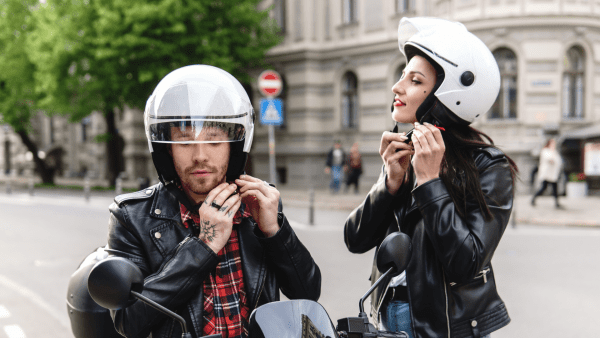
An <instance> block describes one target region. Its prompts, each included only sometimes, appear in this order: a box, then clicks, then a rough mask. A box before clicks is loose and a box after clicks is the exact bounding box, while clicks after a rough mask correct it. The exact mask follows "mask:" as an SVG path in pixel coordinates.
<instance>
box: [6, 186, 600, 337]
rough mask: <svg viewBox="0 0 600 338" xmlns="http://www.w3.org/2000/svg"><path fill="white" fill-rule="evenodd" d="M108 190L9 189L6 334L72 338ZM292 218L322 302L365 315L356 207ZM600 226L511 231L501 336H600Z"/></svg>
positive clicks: (501, 277)
mask: <svg viewBox="0 0 600 338" xmlns="http://www.w3.org/2000/svg"><path fill="white" fill-rule="evenodd" d="M109 202H110V198H108V197H97V198H96V197H93V198H92V200H91V201H90V202H87V203H86V202H85V201H84V200H83V198H82V197H78V198H73V197H69V196H66V195H52V194H48V193H45V194H44V193H39V194H37V195H36V196H34V197H30V196H27V195H25V194H20V193H15V194H13V195H6V194H0V215H2V218H1V220H0V257H2V258H3V259H1V260H0V338H18V337H20V338H32V337H35V338H38V337H40V338H42V337H53V338H63V337H64V338H71V337H73V335H72V333H71V331H70V323H69V319H68V315H67V310H66V303H65V301H66V295H67V284H68V281H69V277H70V275H71V273H73V271H74V270H75V268H76V267H77V266H78V265H79V263H80V262H81V260H82V259H83V257H85V256H86V255H87V254H88V253H89V252H91V251H92V250H93V249H94V248H96V247H98V246H101V245H104V244H105V242H106V228H107V227H106V225H107V219H108V211H107V206H108V204H109ZM285 212H286V214H287V216H288V218H289V219H290V220H291V223H292V225H293V226H294V228H295V229H296V232H297V234H298V236H299V237H300V239H301V240H302V241H303V243H305V245H306V246H307V247H308V249H309V250H310V251H311V253H312V254H313V256H314V258H315V260H316V261H317V263H318V264H319V266H320V268H321V271H322V273H323V286H322V296H321V299H320V303H321V304H322V305H323V306H324V307H325V308H326V309H327V311H328V312H329V314H330V317H331V318H333V321H334V323H335V322H336V320H337V319H338V318H342V317H346V316H356V315H357V314H358V299H359V298H360V297H361V296H362V294H363V293H364V292H365V291H366V290H367V289H368V288H369V286H370V282H369V281H368V276H369V274H370V269H371V262H372V259H373V252H372V251H371V252H369V253H367V254H363V255H354V254H351V253H349V252H348V251H347V250H346V248H345V245H344V243H343V236H342V227H343V223H344V220H345V218H346V216H347V212H343V211H321V210H317V212H316V214H315V220H316V224H317V225H315V226H308V225H306V223H307V222H308V216H307V214H306V210H304V209H298V208H286V210H285ZM599 240H600V230H599V229H574V228H556V227H541V226H520V227H519V228H517V229H512V228H509V229H507V232H506V234H505V236H504V238H503V239H502V241H501V243H500V246H499V247H498V250H497V251H496V254H495V256H494V259H493V264H494V269H495V275H496V280H497V284H498V291H499V293H500V295H501V296H502V298H503V299H504V301H505V302H506V304H507V307H508V310H509V314H510V316H511V318H512V323H511V324H510V325H509V326H507V327H506V328H503V329H501V330H499V331H497V332H496V333H494V334H493V335H492V336H493V337H494V338H501V337H599V336H600V325H597V324H596V322H595V319H596V317H597V316H598V315H599V314H600V288H598V287H597V286H596V284H597V281H598V280H600V270H599V269H598V267H600V264H599V263H600V246H599V245H598V242H599Z"/></svg>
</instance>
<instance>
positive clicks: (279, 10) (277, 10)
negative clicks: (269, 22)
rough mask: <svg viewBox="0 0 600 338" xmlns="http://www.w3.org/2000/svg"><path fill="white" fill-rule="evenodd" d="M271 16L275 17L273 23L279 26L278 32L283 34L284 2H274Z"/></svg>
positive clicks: (280, 0) (283, 0)
mask: <svg viewBox="0 0 600 338" xmlns="http://www.w3.org/2000/svg"><path fill="white" fill-rule="evenodd" d="M273 14H274V16H275V21H276V22H277V25H278V26H279V29H280V31H279V32H280V33H282V34H285V22H286V20H285V18H286V16H285V0H275V3H274V4H273Z"/></svg>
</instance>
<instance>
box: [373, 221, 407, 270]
mask: <svg viewBox="0 0 600 338" xmlns="http://www.w3.org/2000/svg"><path fill="white" fill-rule="evenodd" d="M411 255H412V246H411V243H410V237H408V235H407V234H405V233H402V232H394V233H391V234H389V235H388V236H387V237H386V238H385V239H384V240H383V242H381V245H380V246H379V250H378V251H377V269H378V270H379V272H381V273H384V272H386V271H387V270H389V268H391V267H393V268H394V270H393V271H392V273H391V275H390V276H391V277H394V276H397V275H399V274H400V273H401V272H402V271H404V270H405V269H406V267H407V266H408V262H410V257H411Z"/></svg>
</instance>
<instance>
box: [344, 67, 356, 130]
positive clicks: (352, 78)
mask: <svg viewBox="0 0 600 338" xmlns="http://www.w3.org/2000/svg"><path fill="white" fill-rule="evenodd" d="M357 84H358V81H357V79H356V75H355V74H354V73H352V72H348V73H346V75H344V77H343V79H342V127H343V128H356V127H357V126H358V86H357Z"/></svg>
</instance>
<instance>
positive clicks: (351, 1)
mask: <svg viewBox="0 0 600 338" xmlns="http://www.w3.org/2000/svg"><path fill="white" fill-rule="evenodd" d="M342 17H343V23H344V24H345V25H347V24H351V23H355V22H356V21H357V20H356V18H357V15H356V0H342Z"/></svg>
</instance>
